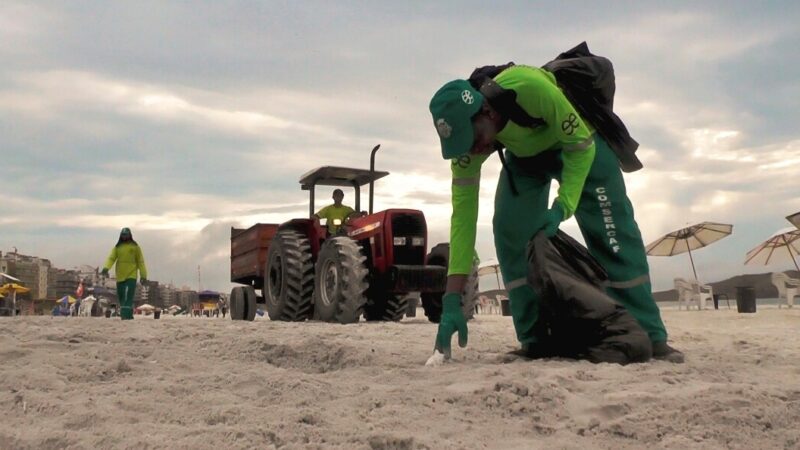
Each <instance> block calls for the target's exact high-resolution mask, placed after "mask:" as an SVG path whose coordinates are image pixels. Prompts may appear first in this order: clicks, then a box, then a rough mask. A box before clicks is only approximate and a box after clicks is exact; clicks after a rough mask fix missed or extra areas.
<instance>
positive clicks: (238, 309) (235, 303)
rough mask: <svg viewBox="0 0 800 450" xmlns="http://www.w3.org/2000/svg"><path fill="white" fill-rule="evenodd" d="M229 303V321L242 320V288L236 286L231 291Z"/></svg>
mask: <svg viewBox="0 0 800 450" xmlns="http://www.w3.org/2000/svg"><path fill="white" fill-rule="evenodd" d="M228 302H229V303H230V310H231V320H244V288H243V287H242V286H236V287H235V288H233V289H231V297H230V299H229V300H228Z"/></svg>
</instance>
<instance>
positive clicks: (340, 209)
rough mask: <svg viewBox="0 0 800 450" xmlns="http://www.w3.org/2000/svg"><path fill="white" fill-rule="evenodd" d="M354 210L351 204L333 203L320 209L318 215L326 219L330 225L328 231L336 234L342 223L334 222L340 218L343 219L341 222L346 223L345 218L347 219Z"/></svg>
mask: <svg viewBox="0 0 800 450" xmlns="http://www.w3.org/2000/svg"><path fill="white" fill-rule="evenodd" d="M353 211H354V210H353V208H351V207H349V206H346V205H340V206H336V204H333V205H328V206H326V207H324V208H322V209H320V210H319V212H318V213H317V216H319V218H320V219H325V220H326V225H327V226H328V231H329V232H330V233H331V234H335V233H336V232H337V231H339V227H340V226H341V225H336V224H334V221H335V220H336V219H339V220H340V221H341V222H340V223H344V219H346V218H347V216H349V215H350V214H352V213H353Z"/></svg>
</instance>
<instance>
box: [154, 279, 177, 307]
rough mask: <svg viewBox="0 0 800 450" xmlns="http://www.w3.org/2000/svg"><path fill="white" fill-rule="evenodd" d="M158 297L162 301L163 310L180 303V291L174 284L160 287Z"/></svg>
mask: <svg viewBox="0 0 800 450" xmlns="http://www.w3.org/2000/svg"><path fill="white" fill-rule="evenodd" d="M158 295H159V297H160V301H161V305H160V307H161V308H169V307H170V306H172V305H175V304H176V302H177V301H178V290H177V289H176V288H175V286H173V285H172V283H169V284H162V285H160V286H159V287H158ZM154 306H155V305H154ZM178 306H180V305H178Z"/></svg>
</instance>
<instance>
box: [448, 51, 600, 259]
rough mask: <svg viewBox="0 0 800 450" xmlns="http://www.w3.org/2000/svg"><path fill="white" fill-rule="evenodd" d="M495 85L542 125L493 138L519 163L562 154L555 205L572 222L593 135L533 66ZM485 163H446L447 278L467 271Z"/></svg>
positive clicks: (510, 129)
mask: <svg viewBox="0 0 800 450" xmlns="http://www.w3.org/2000/svg"><path fill="white" fill-rule="evenodd" d="M494 80H495V82H496V83H497V84H498V85H499V86H501V87H503V88H505V89H511V90H514V91H515V92H516V94H517V99H516V100H517V103H518V104H519V105H520V106H521V107H522V108H523V109H525V111H526V112H527V113H528V114H529V115H531V116H533V117H539V118H541V119H543V120H544V121H545V125H543V126H539V127H536V128H528V127H522V126H519V125H517V124H515V123H514V122H512V121H510V120H509V121H508V122H507V124H506V126H505V127H504V128H503V129H502V130H500V132H499V133H498V134H497V137H496V139H497V140H498V141H499V142H500V143H501V144H503V145H504V146H505V148H506V149H507V150H508V151H509V152H511V153H513V154H514V155H516V156H518V157H521V158H525V157H530V156H535V155H537V154H539V153H541V152H544V151H547V150H552V149H561V150H562V152H563V158H562V159H563V163H564V166H563V169H562V172H561V183H560V184H559V188H558V198H557V200H558V204H560V205H561V208H562V209H563V210H564V219H567V218H569V217H571V216H572V215H573V214H574V213H575V210H576V209H577V207H578V201H579V200H580V195H581V190H582V189H583V184H584V182H585V181H586V176H587V175H588V173H589V169H590V168H591V166H592V161H594V153H595V146H594V138H593V137H592V133H593V131H594V130H593V129H592V128H591V127H590V125H589V124H588V123H586V122H584V120H583V119H582V118H581V117H580V115H579V114H578V113H577V111H576V110H575V108H574V107H573V106H572V104H571V103H570V102H569V100H568V99H567V98H566V97H565V96H564V94H563V92H561V89H560V88H559V87H558V85H557V84H556V80H555V77H554V76H553V75H552V74H551V73H550V72H548V71H546V70H544V69H540V68H537V67H529V66H513V67H510V68H508V69H506V70H504V71H503V72H501V73H500V74H498V75H497V76H496V77H495V79H494ZM487 158H488V156H486V155H484V156H480V155H467V156H463V157H461V158H457V159H454V160H452V161H451V168H452V174H453V185H452V202H453V214H452V216H451V218H450V264H449V270H448V273H449V274H451V275H454V274H468V273H469V272H470V270H471V269H472V256H473V249H474V248H475V234H476V232H477V221H478V190H479V188H480V174H481V165H482V164H483V162H484V161H486V159H487Z"/></svg>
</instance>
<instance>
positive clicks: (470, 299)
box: [420, 243, 479, 323]
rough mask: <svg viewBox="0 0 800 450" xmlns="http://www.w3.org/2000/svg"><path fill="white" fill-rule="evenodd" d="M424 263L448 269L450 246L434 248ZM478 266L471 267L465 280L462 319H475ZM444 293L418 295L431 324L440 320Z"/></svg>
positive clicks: (441, 245) (442, 244)
mask: <svg viewBox="0 0 800 450" xmlns="http://www.w3.org/2000/svg"><path fill="white" fill-rule="evenodd" d="M425 261H426V262H425V263H426V264H428V265H432V266H444V267H448V266H449V262H450V244H448V243H441V244H437V245H436V246H434V247H433V248H432V249H431V251H430V253H428V256H427V258H425ZM478 290H479V287H478V266H477V265H475V266H473V267H472V272H470V274H469V277H468V278H467V284H466V286H465V287H464V292H462V297H461V311H462V312H463V313H464V318H465V319H467V320H470V319H472V318H474V317H475V304H476V303H477V302H478ZM443 296H444V292H423V293H422V294H421V295H420V300H421V301H422V309H423V310H424V311H425V316H426V317H428V320H429V321H431V322H433V323H439V322H440V321H441V320H442V297H443Z"/></svg>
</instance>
